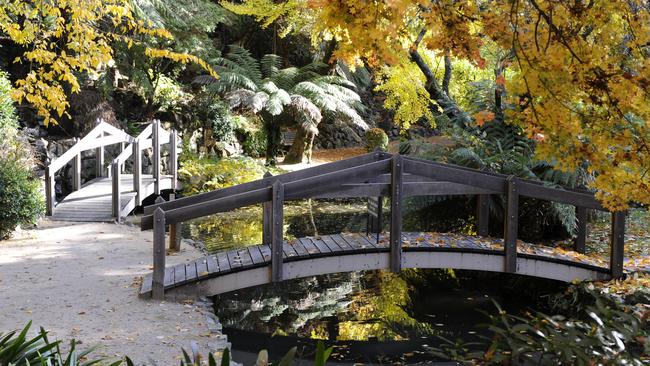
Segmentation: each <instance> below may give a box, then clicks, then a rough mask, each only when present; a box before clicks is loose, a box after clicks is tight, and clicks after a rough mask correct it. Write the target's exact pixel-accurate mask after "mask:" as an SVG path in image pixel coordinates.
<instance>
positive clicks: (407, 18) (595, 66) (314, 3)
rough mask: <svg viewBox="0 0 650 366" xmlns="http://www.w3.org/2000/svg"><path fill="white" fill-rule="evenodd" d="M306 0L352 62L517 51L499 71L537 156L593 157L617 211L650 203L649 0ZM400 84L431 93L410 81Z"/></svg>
mask: <svg viewBox="0 0 650 366" xmlns="http://www.w3.org/2000/svg"><path fill="white" fill-rule="evenodd" d="M251 1H253V0H248V1H245V3H249V2H251ZM293 1H294V2H296V0H293ZM299 3H300V4H301V5H302V6H303V7H307V8H308V10H309V12H310V14H311V16H313V17H314V19H316V21H314V28H313V34H314V35H317V36H318V37H323V36H325V37H333V38H335V39H336V40H337V41H338V42H337V47H338V48H337V50H336V52H335V54H334V55H335V57H338V58H340V59H343V60H346V61H348V63H350V64H353V63H354V62H356V61H359V60H363V61H365V62H366V63H368V64H370V65H371V66H377V67H382V66H383V65H386V64H388V65H397V66H396V67H398V68H399V67H401V63H402V62H403V60H404V59H405V58H406V57H408V51H409V50H410V49H411V47H419V48H422V49H425V50H429V51H434V52H436V53H438V54H442V53H445V52H449V53H450V54H452V55H453V56H454V57H456V58H459V59H467V60H470V61H471V62H473V63H474V65H476V66H478V67H484V66H485V63H486V62H485V60H484V59H483V58H482V57H481V54H480V52H479V50H480V49H481V46H482V45H484V44H485V43H486V42H493V43H495V44H496V45H498V46H499V47H500V48H501V49H503V50H505V51H508V52H509V51H512V52H513V54H514V62H512V64H510V65H509V70H508V77H507V78H505V80H503V79H499V80H497V81H498V82H499V84H505V90H506V91H507V95H508V96H509V98H510V103H512V104H514V105H516V106H518V107H519V108H518V109H517V110H516V111H512V112H511V113H510V115H509V116H508V117H509V120H511V121H514V122H515V123H518V124H520V125H521V126H522V127H524V128H525V129H526V130H527V131H528V133H529V134H530V136H531V137H534V136H543V138H538V139H537V140H538V145H537V153H538V156H539V157H540V158H542V159H544V160H547V161H554V162H556V163H557V164H558V167H559V168H561V169H566V170H573V169H574V168H575V167H576V166H578V165H580V164H582V163H584V162H586V163H587V164H588V169H589V170H590V172H592V173H593V174H595V175H596V179H595V181H594V182H593V183H592V185H591V187H592V188H594V189H597V190H598V191H599V192H600V193H599V198H600V199H601V200H602V202H603V203H604V204H605V205H606V206H607V207H608V208H610V209H613V210H621V209H625V208H626V207H627V205H628V202H630V201H636V202H641V203H645V204H650V174H649V172H648V170H650V102H649V101H650V94H649V92H648V90H650V57H649V53H650V50H649V46H648V45H649V44H650V10H648V7H647V1H645V0H630V1H606V0H595V1H590V2H583V1H555V0H522V1H514V0H487V1H481V2H477V1H475V0H442V1H432V0H378V1H367V0H336V1H331V0H303V1H301V2H299ZM300 8H301V6H300V5H296V9H300ZM396 72H400V70H397V71H396ZM401 72H402V73H404V70H402V71H401ZM406 76H409V77H410V78H409V79H407V80H408V81H410V82H412V81H414V80H415V81H417V79H416V78H413V77H411V76H410V75H408V74H406ZM397 90H399V91H400V92H401V93H408V94H409V95H412V96H413V97H415V95H416V94H417V95H420V98H424V96H422V95H421V93H420V94H418V93H417V91H416V89H414V88H413V87H409V86H403V87H402V88H401V89H397ZM415 103H420V104H419V105H418V106H415V107H414V106H405V107H404V108H405V109H404V110H403V113H400V116H399V118H402V120H403V121H407V122H408V121H412V120H413V118H414V116H415V115H416V114H417V112H418V111H419V110H421V106H422V103H426V101H421V102H415ZM399 107H400V106H398V109H399Z"/></svg>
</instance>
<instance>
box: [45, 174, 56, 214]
mask: <svg viewBox="0 0 650 366" xmlns="http://www.w3.org/2000/svg"><path fill="white" fill-rule="evenodd" d="M54 203H55V190H54V172H52V171H51V169H50V167H49V166H48V167H45V214H46V215H47V216H52V212H53V211H54Z"/></svg>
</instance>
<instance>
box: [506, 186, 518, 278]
mask: <svg viewBox="0 0 650 366" xmlns="http://www.w3.org/2000/svg"><path fill="white" fill-rule="evenodd" d="M518 184H519V182H518V180H517V178H515V177H514V176H510V177H508V179H507V180H506V212H505V219H504V220H503V221H504V229H503V233H504V234H503V235H504V237H503V248H504V252H505V258H504V259H505V262H504V263H505V268H504V271H505V272H510V273H515V272H517V235H518V225H519V193H518V188H519V186H518Z"/></svg>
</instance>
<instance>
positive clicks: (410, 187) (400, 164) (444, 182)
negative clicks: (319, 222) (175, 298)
mask: <svg viewBox="0 0 650 366" xmlns="http://www.w3.org/2000/svg"><path fill="white" fill-rule="evenodd" d="M171 136H172V137H170V139H171V140H173V139H174V137H173V134H172V135H171ZM443 194H444V195H448V194H456V195H476V196H477V200H476V202H477V207H476V211H477V217H476V220H477V221H476V226H477V234H478V235H479V236H487V235H488V234H489V232H488V231H489V230H488V229H489V214H490V199H491V197H490V196H491V195H495V194H500V195H504V196H505V200H506V207H505V208H506V210H505V217H504V249H503V254H504V259H503V261H504V262H503V263H504V264H503V265H504V267H503V270H504V272H510V273H517V261H518V259H517V237H518V221H519V220H518V218H519V201H520V197H530V198H535V199H546V200H550V201H555V202H561V203H566V204H571V205H574V206H576V210H577V216H578V237H577V238H576V243H577V244H576V250H578V251H581V250H582V251H584V242H585V235H586V234H585V233H586V217H587V209H596V210H604V208H603V207H602V206H601V205H600V204H599V203H598V201H596V199H595V198H594V196H593V194H592V193H591V192H588V191H585V190H577V189H569V188H563V187H548V186H545V185H542V184H540V183H538V182H532V181H528V180H524V179H520V178H516V177H513V176H504V175H501V174H492V173H487V172H482V171H475V170H471V169H467V168H461V167H456V166H452V165H445V164H440V163H434V162H428V161H425V160H419V159H412V158H408V157H402V156H400V155H390V154H385V153H372V154H367V155H364V156H360V157H356V158H353V159H348V160H343V161H339V162H335V163H331V164H326V165H322V166H318V167H314V168H309V169H305V170H303V171H298V172H292V173H287V174H282V175H278V176H270V175H267V176H265V177H264V178H263V179H260V180H257V181H253V182H250V183H246V184H242V185H238V186H233V187H229V188H225V189H221V190H218V191H213V192H209V193H207V194H202V195H197V196H192V197H187V198H180V199H176V200H173V201H170V202H159V203H157V204H155V205H152V206H150V207H145V215H144V216H143V217H142V220H141V228H142V229H143V230H146V229H149V228H153V230H154V256H162V257H163V258H154V281H153V286H154V287H153V288H154V290H155V291H154V292H153V294H154V297H156V298H162V296H163V295H162V294H161V292H162V291H164V284H163V283H162V281H163V279H162V278H161V277H160V276H163V274H164V232H165V229H164V225H173V224H177V223H180V222H183V221H187V220H190V219H193V218H198V217H203V216H207V215H211V214H214V213H218V212H225V211H229V210H232V209H235V208H239V207H244V206H249V205H257V204H262V205H263V230H262V231H263V233H262V241H263V244H267V245H269V246H270V249H271V265H270V279H271V281H273V282H277V281H281V280H282V279H283V257H282V253H283V245H284V241H283V204H284V202H285V201H287V200H302V199H308V198H314V197H373V201H370V202H374V203H372V205H373V207H372V208H373V209H374V208H375V206H378V207H376V212H377V213H378V215H377V216H378V217H377V218H376V221H375V223H374V225H373V226H372V232H380V231H381V214H380V212H381V199H382V197H390V198H391V208H390V215H391V217H390V220H391V221H390V239H389V241H390V245H389V248H388V249H389V267H388V268H389V269H390V270H391V271H394V272H397V271H400V270H401V268H402V250H403V248H402V238H401V236H402V201H403V198H404V197H406V196H415V195H443ZM377 198H378V199H377ZM369 207H370V206H369ZM368 229H369V232H370V231H371V225H370V223H369V225H368ZM624 233H625V213H624V212H616V213H613V214H612V236H611V261H610V272H611V276H612V277H615V278H616V277H620V276H621V275H622V274H623V257H624V245H623V242H624ZM160 248H163V249H162V251H160ZM161 253H162V254H161ZM160 263H162V265H163V267H162V268H160V267H156V266H160Z"/></svg>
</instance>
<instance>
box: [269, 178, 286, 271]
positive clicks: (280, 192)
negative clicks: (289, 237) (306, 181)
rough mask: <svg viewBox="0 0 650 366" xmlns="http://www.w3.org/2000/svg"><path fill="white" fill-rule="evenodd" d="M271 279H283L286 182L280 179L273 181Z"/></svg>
mask: <svg viewBox="0 0 650 366" xmlns="http://www.w3.org/2000/svg"><path fill="white" fill-rule="evenodd" d="M271 205H272V207H271V210H272V215H271V216H272V218H273V220H272V223H273V225H272V228H271V281H272V282H279V281H282V247H283V244H284V207H283V205H284V184H282V182H280V181H279V180H276V181H275V182H274V183H273V195H272V199H271Z"/></svg>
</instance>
